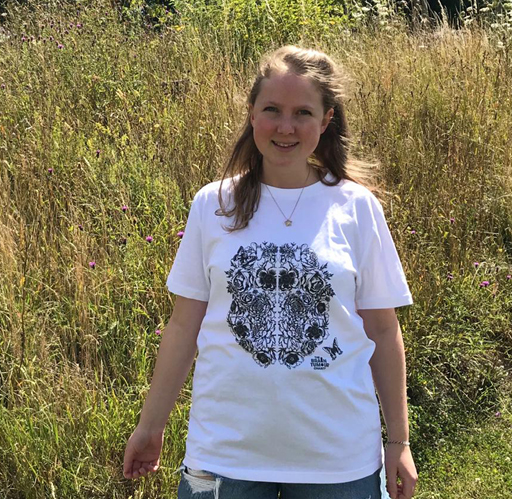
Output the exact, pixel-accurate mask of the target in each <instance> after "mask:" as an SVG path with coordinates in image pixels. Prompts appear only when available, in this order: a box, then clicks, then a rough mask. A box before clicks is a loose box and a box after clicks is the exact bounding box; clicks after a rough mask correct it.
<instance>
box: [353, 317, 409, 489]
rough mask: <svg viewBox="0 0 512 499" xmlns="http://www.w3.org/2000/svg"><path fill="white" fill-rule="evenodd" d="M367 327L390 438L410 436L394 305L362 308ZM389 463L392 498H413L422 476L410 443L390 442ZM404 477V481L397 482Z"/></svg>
mask: <svg viewBox="0 0 512 499" xmlns="http://www.w3.org/2000/svg"><path fill="white" fill-rule="evenodd" d="M357 313H358V314H359V315H360V316H361V317H362V319H363V324H364V330H365V332H366V334H367V336H368V338H370V339H371V340H373V341H374V342H375V345H376V346H375V352H374V354H373V356H372V358H371V360H370V366H371V369H372V375H373V380H374V383H375V386H376V388H377V393H378V395H379V400H380V404H381V407H382V413H383V415H384V421H385V423H386V429H387V434H388V439H389V441H390V442H391V441H408V440H409V420H408V416H407V394H406V376H405V351H404V342H403V339H402V331H401V329H400V324H399V323H398V318H397V316H396V313H395V309H394V308H386V309H372V310H358V311H357ZM385 467H386V475H387V479H388V492H389V495H390V496H391V498H392V499H410V498H411V497H412V496H413V495H414V487H415V485H416V482H417V480H418V474H417V472H416V466H415V465H414V460H413V458H412V454H411V450H410V447H409V446H406V445H401V444H389V445H388V446H387V447H386V454H385ZM398 477H400V480H401V484H399V483H398V482H397V478H398Z"/></svg>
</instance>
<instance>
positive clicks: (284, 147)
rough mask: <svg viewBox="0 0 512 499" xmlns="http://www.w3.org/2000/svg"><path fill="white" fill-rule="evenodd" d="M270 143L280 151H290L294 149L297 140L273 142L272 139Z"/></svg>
mask: <svg viewBox="0 0 512 499" xmlns="http://www.w3.org/2000/svg"><path fill="white" fill-rule="evenodd" d="M272 144H274V146H275V147H277V149H279V150H280V151H291V150H292V149H295V147H296V146H297V144H298V142H275V141H274V140H273V141H272ZM284 144H286V145H284Z"/></svg>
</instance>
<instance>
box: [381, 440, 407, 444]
mask: <svg viewBox="0 0 512 499" xmlns="http://www.w3.org/2000/svg"><path fill="white" fill-rule="evenodd" d="M389 444H400V445H411V444H410V442H409V440H388V441H387V442H386V445H389Z"/></svg>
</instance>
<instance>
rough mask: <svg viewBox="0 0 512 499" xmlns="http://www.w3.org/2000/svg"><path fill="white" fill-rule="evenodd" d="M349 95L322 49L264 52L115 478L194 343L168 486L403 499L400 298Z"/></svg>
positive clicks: (289, 498)
mask: <svg viewBox="0 0 512 499" xmlns="http://www.w3.org/2000/svg"><path fill="white" fill-rule="evenodd" d="M343 92H344V84H343V77H342V75H341V73H340V70H339V68H338V67H337V66H336V65H335V63H334V62H333V61H332V59H331V58H329V57H328V56H327V55H325V54H324V53H322V52H318V51H314V50H305V49H300V48H298V47H294V46H286V47H282V48H280V49H279V50H277V51H275V52H274V53H272V54H270V55H269V56H268V57H266V58H265V59H264V60H263V61H262V63H261V66H260V68H259V73H258V75H257V77H256V79H255V82H254V85H253V87H252V90H251V92H250V95H249V98H248V116H247V121H246V124H245V128H244V130H243V131H242V133H241V135H240V138H239V139H238V141H237V143H236V144H235V146H234V150H233V153H232V156H231V159H230V161H229V162H228V165H227V168H226V171H225V172H224V175H223V178H222V180H221V181H217V182H212V183H210V184H208V185H206V186H204V187H203V188H201V189H200V190H199V191H198V192H197V193H196V195H195V196H194V200H193V203H192V206H191V210H190V214H189V218H188V221H187V227H186V230H185V234H184V236H183V239H182V241H181V245H180V248H179V250H178V253H177V255H176V259H175V261H174V264H173V266H172V269H171V271H170V274H169V276H168V279H167V286H168V289H169V290H170V291H171V292H173V293H175V294H176V295H177V299H176V304H175V307H174V310H173V314H172V317H171V319H170V321H169V324H168V326H167V328H166V330H165V333H164V335H163V338H162V343H161V346H160V351H159V354H158V358H157V363H156V366H155V373H154V377H153V380H152V384H151V389H150V391H149V394H148V397H147V400H146V402H145V405H144V408H143V410H142V414H141V418H140V422H139V425H138V426H137V428H136V430H135V432H134V433H133V434H132V436H131V437H130V439H129V441H128V445H127V448H126V452H125V462H124V474H125V477H127V478H137V477H139V476H146V475H147V474H148V473H151V472H154V471H156V470H157V469H158V467H159V457H160V452H161V448H162V442H163V432H164V427H165V424H166V422H167V419H168V417H169V413H170V411H171V410H172V408H173V407H174V403H175V401H176V398H177V396H178V393H179V390H180V388H181V386H182V385H183V383H184V381H185V379H186V376H187V374H188V372H189V370H190V368H191V365H192V362H193V360H194V356H195V353H196V347H197V349H198V352H199V354H198V357H197V361H196V366H195V371H194V379H193V392H192V406H191V412H190V422H189V431H188V437H187V450H186V455H185V459H184V461H183V464H182V466H181V467H180V468H179V471H181V473H182V477H181V482H180V485H179V489H178V498H179V499H189V498H193V497H201V498H203V497H204V498H206V497H211V498H221V499H235V498H244V499H252V498H254V499H267V498H277V497H280V498H281V499H302V498H304V499H305V498H314V499H327V498H350V499H352V498H353V499H359V498H363V497H364V498H367V497H371V498H372V499H374V498H386V497H388V495H387V491H388V492H389V494H390V496H391V497H392V498H393V499H410V498H411V497H412V495H413V493H414V487H415V484H416V481H417V473H416V469H415V465H414V461H413V458H412V455H411V452H410V447H409V442H408V438H409V429H408V418H407V404H406V387H405V357H404V349H403V340H402V336H401V331H400V326H399V324H398V320H397V318H396V314H395V310H394V308H395V307H399V306H404V305H410V304H412V297H411V294H410V292H409V288H408V285H407V282H406V278H405V275H404V272H403V269H402V265H401V263H400V260H399V257H398V254H397V251H396V248H395V246H394V243H393V240H392V237H391V234H390V232H389V229H388V226H387V223H386V221H385V217H384V212H383V209H382V206H381V204H380V202H379V201H378V200H377V198H376V196H375V195H374V194H373V193H372V192H371V191H370V189H369V188H367V187H365V186H363V185H362V184H361V183H360V182H357V181H356V179H357V175H356V173H357V170H358V165H359V169H360V167H361V165H362V163H359V162H357V161H355V160H354V159H353V158H351V157H350V154H349V138H348V129H347V122H346V117H345V111H344V107H343V97H344V95H343ZM228 175H230V177H229V180H230V181H229V182H224V181H225V179H226V177H227V176H228ZM226 201H227V202H226ZM228 219H230V220H231V221H232V222H233V224H232V225H231V226H227V225H226V224H225V222H226V221H227V220H228ZM372 376H373V379H372ZM374 383H375V385H374ZM375 387H376V388H377V392H378V395H379V398H380V402H381V406H382V410H383V415H384V419H385V422H386V427H387V434H388V436H389V440H388V442H387V445H386V449H385V450H384V448H383V445H382V438H381V424H380V414H379V404H378V400H377V397H376V394H375ZM386 475H387V491H386Z"/></svg>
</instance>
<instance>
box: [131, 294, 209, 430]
mask: <svg viewBox="0 0 512 499" xmlns="http://www.w3.org/2000/svg"><path fill="white" fill-rule="evenodd" d="M207 306H208V302H205V301H200V300H193V299H191V298H185V297H183V296H179V295H177V296H176V302H175V304H174V309H173V312H172V315H171V318H170V319H169V323H168V324H167V326H166V327H165V329H164V332H163V334H162V340H161V342H160V347H159V350H158V355H157V359H156V364H155V369H154V371H153V378H152V381H151V387H150V389H149V392H148V395H147V397H146V401H145V402H144V407H143V408H142V412H141V416H140V421H139V427H141V428H144V429H146V430H150V431H151V432H155V431H162V432H163V431H164V428H165V425H166V424H167V420H168V419H169V414H170V413H171V411H172V409H173V408H174V404H175V403H176V399H177V398H178V395H179V393H180V390H181V388H182V386H183V384H184V383H185V380H186V379H187V375H188V373H189V372H190V369H191V367H192V364H193V362H194V358H195V355H196V351H197V344H196V342H197V335H198V334H199V329H200V328H201V323H202V322H203V318H204V316H205V313H206V308H207Z"/></svg>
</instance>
